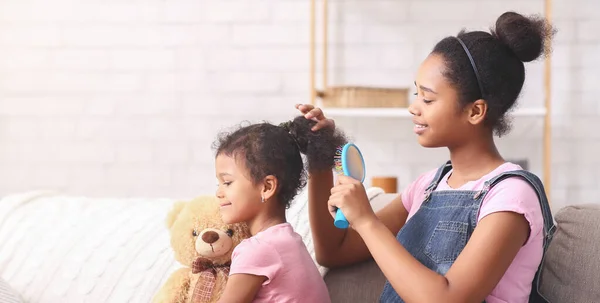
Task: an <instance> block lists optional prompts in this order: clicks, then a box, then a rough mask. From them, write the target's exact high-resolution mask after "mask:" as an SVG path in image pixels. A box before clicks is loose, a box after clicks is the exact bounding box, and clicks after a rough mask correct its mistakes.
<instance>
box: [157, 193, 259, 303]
mask: <svg viewBox="0 0 600 303" xmlns="http://www.w3.org/2000/svg"><path fill="white" fill-rule="evenodd" d="M219 207H220V206H219V202H218V199H217V197H215V196H202V197H198V198H196V199H193V200H191V201H187V202H186V201H180V202H176V203H174V205H173V208H172V210H171V211H170V212H169V214H168V216H167V219H166V225H167V228H169V231H170V236H171V247H172V249H173V251H174V253H175V259H176V260H177V261H179V263H181V264H182V265H184V266H185V267H183V268H180V269H178V270H177V271H175V272H174V273H172V274H171V276H170V277H169V279H167V281H166V282H165V284H164V285H163V286H162V287H161V289H160V290H159V291H158V293H156V295H155V296H154V298H153V302H156V303H159V302H160V303H187V302H217V301H218V300H219V298H220V296H221V294H222V293H223V290H224V289H225V284H226V283H227V279H228V276H229V266H230V265H231V253H232V252H233V249H234V248H235V247H236V246H237V245H238V244H239V243H240V242H241V241H242V240H244V239H246V238H249V237H250V230H249V229H248V226H247V225H246V224H243V223H238V224H225V223H223V221H222V220H221V215H220V212H219Z"/></svg>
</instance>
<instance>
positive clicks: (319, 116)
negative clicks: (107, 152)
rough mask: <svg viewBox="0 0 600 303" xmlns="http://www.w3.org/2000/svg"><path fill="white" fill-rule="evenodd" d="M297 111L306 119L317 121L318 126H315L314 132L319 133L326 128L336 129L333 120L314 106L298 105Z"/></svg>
mask: <svg viewBox="0 0 600 303" xmlns="http://www.w3.org/2000/svg"><path fill="white" fill-rule="evenodd" d="M296 109H298V110H299V111H300V112H301V113H302V114H303V115H304V117H305V118H306V119H313V120H315V121H317V124H315V126H313V128H312V131H317V130H319V129H321V128H324V127H331V128H335V122H334V121H333V120H332V119H328V118H326V117H325V115H324V114H323V111H322V110H321V109H320V108H318V107H314V106H313V105H312V104H296Z"/></svg>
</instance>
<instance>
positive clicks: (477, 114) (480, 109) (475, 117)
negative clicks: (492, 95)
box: [468, 99, 488, 125]
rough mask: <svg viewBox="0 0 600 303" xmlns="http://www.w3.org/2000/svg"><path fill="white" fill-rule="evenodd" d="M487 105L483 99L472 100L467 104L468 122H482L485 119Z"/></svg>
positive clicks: (475, 123) (474, 123)
mask: <svg viewBox="0 0 600 303" xmlns="http://www.w3.org/2000/svg"><path fill="white" fill-rule="evenodd" d="M487 110H488V106H487V102H485V100H483V99H479V100H477V101H475V102H473V103H472V104H471V105H470V106H469V111H468V114H469V123H471V124H473V125H477V124H480V123H483V122H484V120H485V115H486V114H487Z"/></svg>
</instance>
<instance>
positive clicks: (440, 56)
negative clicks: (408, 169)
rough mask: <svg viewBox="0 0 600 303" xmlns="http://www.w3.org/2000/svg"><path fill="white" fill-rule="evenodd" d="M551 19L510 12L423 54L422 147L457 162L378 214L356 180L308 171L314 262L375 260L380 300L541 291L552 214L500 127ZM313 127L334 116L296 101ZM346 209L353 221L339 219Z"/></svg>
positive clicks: (418, 113) (418, 128) (418, 108)
mask: <svg viewBox="0 0 600 303" xmlns="http://www.w3.org/2000/svg"><path fill="white" fill-rule="evenodd" d="M552 33H553V31H552V29H551V27H550V26H549V25H548V24H547V23H546V22H544V20H540V19H534V18H526V17H524V16H522V15H519V14H517V13H513V12H507V13H504V14H502V15H501V16H500V17H499V18H498V20H497V21H496V27H495V29H494V31H492V32H491V33H487V32H482V31H474V32H464V31H462V32H460V33H459V34H458V36H456V37H447V38H444V39H442V40H441V41H440V42H438V43H437V44H436V45H435V47H434V48H433V51H432V52H431V54H430V55H429V56H428V57H427V58H426V59H425V61H424V62H423V63H422V64H421V66H420V68H419V70H418V72H417V75H416V79H415V80H416V81H415V85H416V87H417V94H416V99H415V100H414V102H413V103H412V104H411V105H410V108H409V110H410V112H411V113H412V115H413V116H414V118H413V121H414V124H415V125H414V132H415V134H416V135H417V140H418V141H419V143H420V144H421V145H422V146H424V147H447V148H448V150H449V151H450V160H451V161H449V162H448V163H447V164H445V165H442V166H441V167H440V168H438V169H433V170H431V171H429V172H426V173H425V174H423V175H421V176H420V177H419V178H417V180H415V181H414V182H413V183H412V184H410V185H409V186H408V187H407V188H406V189H405V190H404V191H403V192H402V194H401V195H399V196H398V197H397V198H396V199H395V200H394V201H392V202H391V203H390V204H389V205H388V206H387V207H385V208H384V209H382V210H381V211H379V212H378V213H377V214H375V213H373V210H372V209H371V207H370V205H369V201H368V199H367V197H366V194H365V191H364V188H363V187H362V185H361V184H360V182H358V181H355V180H352V179H351V178H348V177H343V176H341V177H339V178H338V182H337V184H336V185H335V186H333V181H332V174H331V171H329V170H324V171H318V170H312V171H310V174H311V177H310V184H309V199H310V200H309V203H310V204H309V206H310V208H311V212H310V215H311V217H310V220H311V224H312V230H313V233H312V235H313V238H314V243H315V251H316V253H317V260H318V261H319V263H321V264H322V265H324V266H327V267H337V266H344V265H348V264H352V263H356V262H359V261H362V260H366V259H368V258H374V260H375V261H376V262H377V264H378V265H379V267H380V268H381V270H382V271H383V274H384V275H385V276H386V278H387V281H388V282H387V283H386V284H385V287H384V289H383V293H382V295H381V297H380V300H381V302H386V303H387V302H447V303H452V302H461V303H464V302H477V303H480V302H482V301H484V300H485V302H487V303H500V302H511V303H524V302H528V300H530V294H531V300H538V299H542V298H540V296H539V295H538V291H537V290H538V288H537V284H536V283H537V280H536V279H534V278H535V277H536V276H537V273H538V268H539V265H540V263H541V260H542V257H543V254H544V252H545V248H546V247H547V245H548V243H549V241H550V240H551V238H552V234H553V229H554V225H553V221H552V215H551V213H550V209H549V207H548V201H547V200H546V196H545V193H544V188H543V186H542V184H541V182H540V181H539V179H538V178H537V177H536V176H535V175H533V174H531V173H529V172H526V171H523V170H522V169H521V167H519V166H518V165H516V164H513V163H509V162H506V161H505V160H504V159H503V158H502V156H501V155H500V153H499V152H498V150H497V148H496V146H495V144H494V138H493V137H494V136H493V135H494V134H497V135H503V134H505V133H506V132H507V130H508V124H507V121H506V119H505V114H506V113H507V111H508V110H509V109H510V108H512V107H513V105H514V104H515V101H516V100H517V97H518V96H519V93H520V91H521V88H522V86H523V82H524V79H525V69H524V65H523V62H529V61H533V60H535V59H536V58H538V57H539V56H540V55H541V54H542V53H543V52H544V51H545V46H546V42H547V41H549V39H548V38H550V36H551V34H552ZM297 107H298V109H299V110H300V111H302V112H303V113H305V114H306V115H305V117H306V118H309V119H317V120H318V121H319V123H318V125H317V126H316V127H315V129H323V128H332V127H333V121H331V120H329V119H326V118H325V116H324V115H323V112H322V111H321V110H320V109H318V108H314V107H313V106H312V105H299V106H297ZM336 208H340V209H342V211H343V212H344V215H345V216H346V218H347V219H348V221H349V222H350V224H351V225H352V227H353V228H351V229H347V230H340V229H337V228H335V227H334V225H333V222H332V219H331V217H330V215H332V214H334V213H335V210H336Z"/></svg>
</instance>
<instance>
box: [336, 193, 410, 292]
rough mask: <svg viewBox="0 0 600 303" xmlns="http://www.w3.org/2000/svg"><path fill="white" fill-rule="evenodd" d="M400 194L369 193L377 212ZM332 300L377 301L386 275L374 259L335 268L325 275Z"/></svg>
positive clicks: (372, 205)
mask: <svg viewBox="0 0 600 303" xmlns="http://www.w3.org/2000/svg"><path fill="white" fill-rule="evenodd" d="M397 196H398V194H386V193H380V194H377V195H372V196H371V195H369V197H371V200H370V202H371V207H372V208H373V210H374V211H375V212H377V211H379V210H380V209H382V208H384V207H385V206H386V205H388V204H389V203H390V202H391V201H392V200H393V199H394V198H396V197H397ZM325 283H326V284H327V288H328V289H329V296H330V297H331V302H332V303H336V302H344V303H345V302H377V301H378V299H379V296H380V295H381V291H382V290H383V285H384V284H385V276H384V275H383V273H382V272H381V269H379V266H377V263H375V261H373V260H369V261H367V262H363V263H360V264H356V265H352V266H348V267H343V268H335V269H332V270H330V271H329V272H328V273H327V275H326V276H325Z"/></svg>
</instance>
